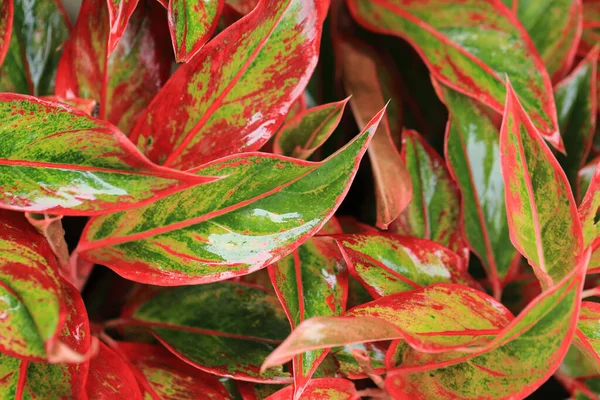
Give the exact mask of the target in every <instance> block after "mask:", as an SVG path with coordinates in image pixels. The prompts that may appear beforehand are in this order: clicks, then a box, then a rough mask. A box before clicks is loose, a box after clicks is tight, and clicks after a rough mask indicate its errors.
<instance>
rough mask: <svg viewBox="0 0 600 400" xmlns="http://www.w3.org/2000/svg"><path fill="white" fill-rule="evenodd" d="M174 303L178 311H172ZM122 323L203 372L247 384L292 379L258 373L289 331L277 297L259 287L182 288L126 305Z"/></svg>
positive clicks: (280, 371)
mask: <svg viewBox="0 0 600 400" xmlns="http://www.w3.org/2000/svg"><path fill="white" fill-rule="evenodd" d="M216 302H217V303H216ZM175 303H176V304H178V307H177V312H175V310H174V309H173V308H171V305H172V304H175ZM215 304H218V307H215ZM124 319H125V320H124V323H125V324H129V325H133V326H141V327H144V328H145V329H146V330H148V331H149V332H151V333H152V334H153V335H154V336H155V337H156V338H157V339H158V340H160V342H161V343H162V344H164V345H165V346H166V347H167V349H169V350H170V351H171V352H173V353H174V354H175V355H177V356H178V357H180V358H181V359H183V360H185V361H186V362H187V363H189V364H191V365H193V366H194V367H196V368H199V369H201V370H202V371H206V372H209V373H211V374H215V375H219V376H226V377H231V378H235V379H240V380H246V381H251V382H271V383H278V382H280V383H281V382H287V381H289V380H290V375H289V374H288V373H287V372H284V371H283V369H281V368H273V369H269V370H267V371H266V372H265V373H264V374H260V373H259V369H260V363H261V362H262V361H263V359H264V358H265V357H266V356H267V355H268V354H269V352H270V351H272V350H273V349H274V348H275V346H276V345H277V344H278V343H280V341H281V340H283V338H285V335H287V334H288V333H289V324H288V322H287V320H286V317H285V313H284V312H283V310H282V309H281V308H280V307H279V302H278V301H277V298H276V297H275V296H274V295H272V294H270V293H268V292H266V291H265V290H263V289H261V288H259V287H256V286H253V285H247V284H242V283H234V282H219V283H215V284H212V285H198V286H181V287H178V288H174V289H171V290H168V291H163V292H160V293H157V294H156V295H154V296H152V297H150V298H149V299H146V300H145V301H142V302H141V303H140V304H137V305H135V306H132V307H130V308H129V309H128V310H127V311H126V313H125V315H124Z"/></svg>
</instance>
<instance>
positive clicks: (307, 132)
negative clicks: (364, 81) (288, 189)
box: [273, 99, 349, 160]
mask: <svg viewBox="0 0 600 400" xmlns="http://www.w3.org/2000/svg"><path fill="white" fill-rule="evenodd" d="M348 100H349V99H345V100H342V101H339V102H337V103H329V104H324V105H322V106H318V107H314V108H311V109H309V110H306V111H304V112H301V113H299V114H298V115H296V116H294V117H293V118H291V119H290V120H289V121H287V122H286V123H285V124H284V125H283V126H282V127H281V129H280V130H279V131H278V132H277V135H276V136H275V140H274V143H273V153H275V154H281V155H284V156H289V157H293V158H300V159H302V160H307V159H308V158H309V157H310V156H311V155H312V153H314V152H315V150H317V149H318V148H319V147H320V146H321V145H322V144H323V143H324V142H325V141H326V140H327V139H328V138H329V136H331V134H332V133H333V131H334V130H335V128H337V126H338V124H339V122H340V119H341V118H342V114H343V113H344V108H345V107H346V103H347V102H348Z"/></svg>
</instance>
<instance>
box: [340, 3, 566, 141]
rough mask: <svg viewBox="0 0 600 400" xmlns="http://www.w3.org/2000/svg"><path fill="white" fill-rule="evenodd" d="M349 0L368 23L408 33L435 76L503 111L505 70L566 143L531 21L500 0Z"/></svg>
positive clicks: (540, 121) (531, 108)
mask: <svg viewBox="0 0 600 400" xmlns="http://www.w3.org/2000/svg"><path fill="white" fill-rule="evenodd" d="M347 3H348V6H349V8H350V12H351V13H352V16H353V17H354V19H356V20H357V21H358V22H359V23H360V24H361V25H363V26H364V27H366V28H368V29H371V30H373V31H375V32H378V33H384V34H392V35H396V36H400V37H402V38H404V39H405V40H407V41H409V42H410V43H411V45H413V46H414V47H415V49H416V50H417V51H418V52H419V54H420V55H421V57H423V59H424V61H425V63H426V64H427V65H428V67H429V69H430V71H431V73H432V75H433V76H434V77H435V78H436V79H437V80H439V81H440V82H442V83H443V84H445V85H447V86H449V87H451V88H453V89H454V90H457V91H459V92H461V93H464V94H466V95H468V96H470V97H473V98H476V99H478V100H480V101H482V102H483V103H485V104H486V105H488V106H489V107H491V108H493V109H494V110H496V111H497V112H499V113H502V112H503V110H504V99H505V97H506V88H505V79H504V75H505V74H507V75H508V76H509V77H510V79H511V81H512V82H513V84H514V86H515V90H516V92H517V93H518V95H519V99H520V100H521V102H522V104H523V105H524V106H525V109H526V110H527V112H528V113H529V115H531V118H532V120H533V121H534V123H535V125H536V126H537V127H538V128H539V129H540V131H541V134H542V135H543V136H544V138H546V140H548V141H549V142H550V143H552V145H553V146H554V147H556V148H557V149H559V150H562V149H563V145H562V141H561V137H560V133H559V130H558V122H557V117H556V108H555V106H554V99H553V95H552V85H551V82H550V78H549V76H548V73H547V72H546V70H545V68H544V65H543V62H542V60H541V58H540V56H539V55H538V53H537V51H536V50H535V47H534V45H533V43H532V41H531V39H530V38H529V36H528V34H527V32H526V31H525V28H523V26H522V25H521V24H520V23H519V21H518V20H517V18H516V16H515V15H514V14H513V13H512V12H511V11H510V10H509V9H508V8H507V7H506V6H504V5H503V4H502V3H501V2H500V1H496V0H467V1H461V2H456V1H451V0H435V1H427V2H424V1H408V0H375V1H372V0H347ZM432 7H433V8H434V9H435V12H431V10H432ZM508 54H510V56H508Z"/></svg>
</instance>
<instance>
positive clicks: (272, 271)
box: [268, 237, 348, 398]
mask: <svg viewBox="0 0 600 400" xmlns="http://www.w3.org/2000/svg"><path fill="white" fill-rule="evenodd" d="M268 269H269V275H270V276H271V282H272V284H273V287H274V288H275V293H276V294H277V297H278V298H279V301H280V302H281V304H282V306H283V309H284V310H285V313H286V315H287V317H288V320H289V321H290V325H291V327H292V329H295V328H296V327H297V326H298V325H299V324H300V323H302V321H304V320H306V319H308V318H312V317H317V316H323V317H328V316H332V315H341V314H342V313H343V312H344V311H345V308H346V299H347V297H348V271H347V270H346V268H345V265H344V261H343V257H342V255H341V254H340V251H339V250H338V247H337V245H336V243H335V242H334V241H332V240H331V239H328V238H318V237H315V238H311V239H309V240H308V241H307V242H306V243H304V244H303V245H302V246H300V247H298V248H297V249H296V250H294V251H293V252H292V254H290V255H289V256H287V257H285V258H283V259H281V260H280V261H278V262H276V263H274V264H271V265H270V266H269V267H268ZM326 355H327V352H326V351H323V350H319V351H311V352H307V353H304V354H300V355H298V356H296V357H295V358H294V363H293V365H294V387H295V393H294V398H301V397H300V396H302V393H303V391H304V388H305V387H306V385H307V383H308V382H309V380H310V378H311V376H312V375H313V373H314V372H315V370H316V369H317V367H318V366H319V364H320V363H321V361H323V359H324V358H325V356H326Z"/></svg>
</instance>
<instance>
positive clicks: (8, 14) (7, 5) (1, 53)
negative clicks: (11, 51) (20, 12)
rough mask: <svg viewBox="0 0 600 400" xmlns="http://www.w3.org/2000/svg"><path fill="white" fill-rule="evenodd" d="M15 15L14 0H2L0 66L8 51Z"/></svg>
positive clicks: (0, 11)
mask: <svg viewBox="0 0 600 400" xmlns="http://www.w3.org/2000/svg"><path fill="white" fill-rule="evenodd" d="M13 15H14V2H13V0H2V2H1V3H0V66H2V62H3V61H4V57H5V56H6V53H7V52H8V47H9V45H10V37H11V34H12V24H13Z"/></svg>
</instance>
